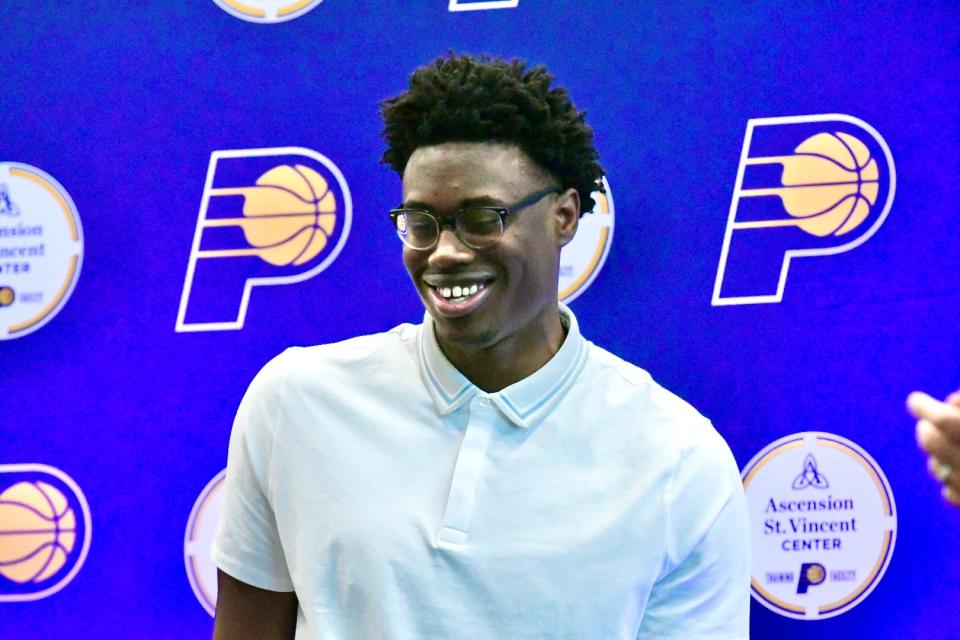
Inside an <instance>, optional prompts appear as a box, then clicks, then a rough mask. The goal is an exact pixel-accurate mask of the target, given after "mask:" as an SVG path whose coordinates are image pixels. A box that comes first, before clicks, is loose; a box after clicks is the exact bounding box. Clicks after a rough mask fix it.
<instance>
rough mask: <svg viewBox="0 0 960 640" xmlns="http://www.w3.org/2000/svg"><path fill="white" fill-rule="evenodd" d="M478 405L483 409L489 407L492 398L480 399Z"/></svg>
mask: <svg viewBox="0 0 960 640" xmlns="http://www.w3.org/2000/svg"><path fill="white" fill-rule="evenodd" d="M477 404H478V405H480V406H481V407H489V406H490V398H480V399H479V400H477Z"/></svg>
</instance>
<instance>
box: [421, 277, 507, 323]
mask: <svg viewBox="0 0 960 640" xmlns="http://www.w3.org/2000/svg"><path fill="white" fill-rule="evenodd" d="M492 282H493V281H492V280H489V279H487V280H469V281H462V282H458V283H456V284H453V283H451V282H444V283H433V284H431V283H429V282H427V283H426V284H427V286H428V288H429V290H430V295H431V298H432V299H433V303H434V307H435V308H436V309H437V311H438V312H440V313H441V314H442V315H444V316H448V317H456V316H462V315H465V314H467V313H470V312H471V311H473V310H474V309H475V308H476V307H477V306H478V305H479V304H480V303H481V302H482V301H483V299H484V298H486V296H487V294H488V292H489V286H490V284H491V283H492Z"/></svg>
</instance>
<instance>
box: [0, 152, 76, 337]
mask: <svg viewBox="0 0 960 640" xmlns="http://www.w3.org/2000/svg"><path fill="white" fill-rule="evenodd" d="M82 261H83V229H82V228H81V226H80V217H79V216H78V215H77V207H76V206H75V205H74V204H73V200H72V199H71V198H70V194H68V193H67V192H66V190H64V188H63V187H62V186H61V185H60V183H59V182H57V181H56V180H54V179H53V178H52V177H51V176H49V175H47V174H46V173H44V172H43V171H41V170H40V169H37V168H36V167H31V166H30V165H26V164H20V163H17V162H3V163H0V340H6V339H12V338H21V337H23V336H25V335H27V334H29V333H33V332H34V331H36V330H37V329H39V328H40V327H42V326H43V325H45V324H46V323H48V322H50V320H52V319H53V318H54V316H56V315H57V313H59V311H60V309H62V308H63V306H64V305H65V304H66V303H67V300H69V299H70V295H71V294H72V293H73V288H74V286H75V285H76V283H77V278H78V277H79V276H80V266H81V263H82Z"/></svg>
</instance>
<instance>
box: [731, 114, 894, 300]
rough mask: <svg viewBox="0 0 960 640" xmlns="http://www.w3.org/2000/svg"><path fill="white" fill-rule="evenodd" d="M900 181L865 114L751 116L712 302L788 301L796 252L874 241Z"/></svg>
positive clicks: (819, 252) (828, 251) (839, 249)
mask: <svg viewBox="0 0 960 640" xmlns="http://www.w3.org/2000/svg"><path fill="white" fill-rule="evenodd" d="M895 187H896V173H895V171H894V166H893V157H892V156H891V154H890V148H889V147H888V146H887V143H886V142H885V141H884V139H883V138H882V137H881V136H880V134H879V133H878V132H877V131H876V130H875V129H874V128H873V127H871V126H870V125H869V124H867V123H866V122H864V121H863V120H860V119H858V118H854V117H852V116H848V115H843V114H824V115H810V116H789V117H781V118H757V119H753V120H749V121H748V122H747V132H746V134H745V136H744V140H743V150H742V152H741V154H740V165H739V167H738V169H737V181H736V185H735V187H734V190H733V200H732V202H731V203H730V215H729V217H728V219H727V229H726V233H725V234H724V238H723V248H722V250H721V252H720V264H719V266H718V268H717V278H716V281H715V283H714V288H713V300H712V304H713V305H714V306H721V305H735V304H755V303H763V302H780V301H781V300H783V290H784V288H785V286H786V284H787V272H788V270H789V268H790V260H791V259H793V258H795V257H807V256H827V255H834V254H837V253H843V252H846V251H850V250H851V249H855V248H856V247H858V246H860V245H861V244H863V243H864V242H866V241H867V240H868V239H869V238H870V236H872V235H873V234H874V233H875V232H876V230H877V229H879V228H880V225H882V224H883V221H884V220H885V219H886V217H887V214H888V213H889V212H890V206H891V205H892V204H893V194H894V190H895Z"/></svg>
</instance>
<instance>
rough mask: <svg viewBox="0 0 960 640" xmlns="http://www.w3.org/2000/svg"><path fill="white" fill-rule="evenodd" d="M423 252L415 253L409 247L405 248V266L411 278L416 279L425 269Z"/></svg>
mask: <svg viewBox="0 0 960 640" xmlns="http://www.w3.org/2000/svg"><path fill="white" fill-rule="evenodd" d="M422 253H423V252H422V251H414V250H413V249H410V248H408V247H404V248H403V266H404V267H405V268H406V269H407V273H409V274H410V277H411V278H414V279H416V274H417V273H418V272H419V271H421V270H422V269H423V266H422V265H423V262H424V257H423V255H421V254H422Z"/></svg>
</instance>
